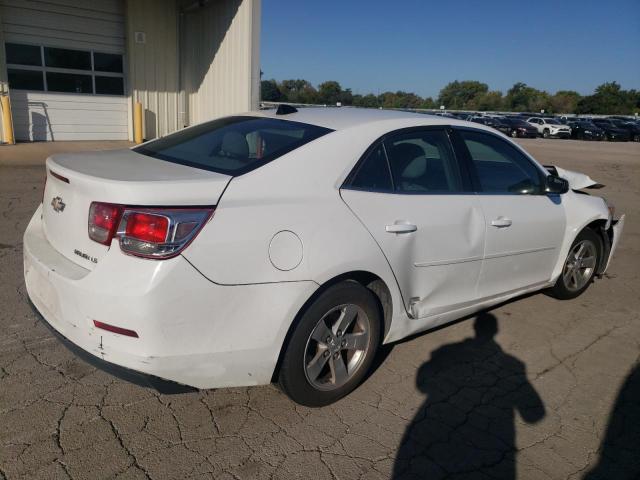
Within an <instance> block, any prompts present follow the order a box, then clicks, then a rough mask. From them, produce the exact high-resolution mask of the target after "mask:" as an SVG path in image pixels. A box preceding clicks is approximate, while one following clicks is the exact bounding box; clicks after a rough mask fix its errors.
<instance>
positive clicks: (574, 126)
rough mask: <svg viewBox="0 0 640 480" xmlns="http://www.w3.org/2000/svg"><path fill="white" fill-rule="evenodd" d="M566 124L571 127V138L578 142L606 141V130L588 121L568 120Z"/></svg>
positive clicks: (581, 119)
mask: <svg viewBox="0 0 640 480" xmlns="http://www.w3.org/2000/svg"><path fill="white" fill-rule="evenodd" d="M566 124H567V125H569V126H570V127H571V138H575V139H578V140H604V139H605V138H604V135H605V133H604V130H603V129H601V128H600V127H598V126H597V125H595V124H594V123H593V122H591V121H590V120H588V119H584V118H575V119H567V120H566Z"/></svg>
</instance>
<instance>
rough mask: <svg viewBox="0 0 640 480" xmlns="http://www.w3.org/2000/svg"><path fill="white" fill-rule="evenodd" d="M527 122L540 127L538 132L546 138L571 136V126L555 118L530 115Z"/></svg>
mask: <svg viewBox="0 0 640 480" xmlns="http://www.w3.org/2000/svg"><path fill="white" fill-rule="evenodd" d="M527 122H528V123H530V124H531V125H533V126H534V127H536V128H537V129H538V134H539V135H541V136H543V137H544V138H549V137H557V138H570V137H571V128H570V127H568V126H567V125H563V124H562V123H560V122H559V121H558V120H556V119H555V118H551V117H530V118H529V119H527Z"/></svg>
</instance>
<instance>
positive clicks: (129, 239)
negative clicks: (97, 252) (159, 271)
mask: <svg viewBox="0 0 640 480" xmlns="http://www.w3.org/2000/svg"><path fill="white" fill-rule="evenodd" d="M213 210H214V208H213V207H203V208H153V207H149V208H147V207H129V206H125V205H115V204H111V203H100V202H93V203H92V204H91V207H90V209H89V237H90V238H91V239H92V240H94V241H96V242H98V243H102V244H104V245H111V240H112V239H113V238H114V237H117V238H118V239H119V243H120V249H121V250H122V251H123V252H125V253H127V254H130V255H135V256H138V257H144V258H156V259H165V258H171V257H174V256H176V255H178V254H179V253H180V252H181V251H182V250H184V249H185V248H186V247H187V245H189V243H191V242H192V241H193V239H194V238H195V237H196V235H197V234H198V232H199V231H200V230H201V229H202V227H203V226H204V225H205V223H206V222H207V220H209V218H211V215H212V214H213Z"/></svg>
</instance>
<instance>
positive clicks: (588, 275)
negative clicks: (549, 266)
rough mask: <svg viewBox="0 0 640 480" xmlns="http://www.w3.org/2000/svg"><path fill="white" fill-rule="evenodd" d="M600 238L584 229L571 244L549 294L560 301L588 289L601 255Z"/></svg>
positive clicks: (589, 230) (578, 294) (576, 295)
mask: <svg viewBox="0 0 640 480" xmlns="http://www.w3.org/2000/svg"><path fill="white" fill-rule="evenodd" d="M601 252H602V243H601V240H600V237H598V235H597V234H596V233H595V232H594V231H593V230H591V229H590V228H585V229H584V230H582V232H580V233H579V234H578V236H577V237H576V239H575V240H574V241H573V243H572V244H571V248H570V249H569V253H568V255H567V258H566V259H565V261H564V265H563V266H562V272H561V273H560V276H559V277H558V280H557V281H556V284H555V285H554V286H553V287H552V288H551V289H550V293H551V295H552V296H554V297H555V298H558V299H560V300H568V299H571V298H576V297H578V296H580V295H582V293H583V292H584V291H585V290H586V289H587V288H589V285H591V282H593V278H594V276H595V272H596V269H597V268H598V265H599V264H600V257H601V255H602V253H601Z"/></svg>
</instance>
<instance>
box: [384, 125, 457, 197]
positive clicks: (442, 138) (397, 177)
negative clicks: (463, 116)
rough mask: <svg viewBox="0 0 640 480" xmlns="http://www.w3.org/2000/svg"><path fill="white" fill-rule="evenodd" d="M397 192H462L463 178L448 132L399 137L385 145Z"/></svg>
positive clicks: (411, 134) (427, 132) (417, 133)
mask: <svg viewBox="0 0 640 480" xmlns="http://www.w3.org/2000/svg"><path fill="white" fill-rule="evenodd" d="M384 145H385V149H386V152H387V157H388V158H389V166H390V167H391V175H392V176H393V184H394V187H395V190H396V191H398V192H405V193H453V192H462V191H463V187H462V175H461V173H460V169H459V167H458V164H457V162H456V159H455V156H454V154H453V151H452V149H451V145H450V143H449V137H448V136H447V134H446V132H445V131H444V130H421V131H416V132H411V133H404V134H399V135H397V136H394V137H391V138H389V139H387V140H385V142H384Z"/></svg>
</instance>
